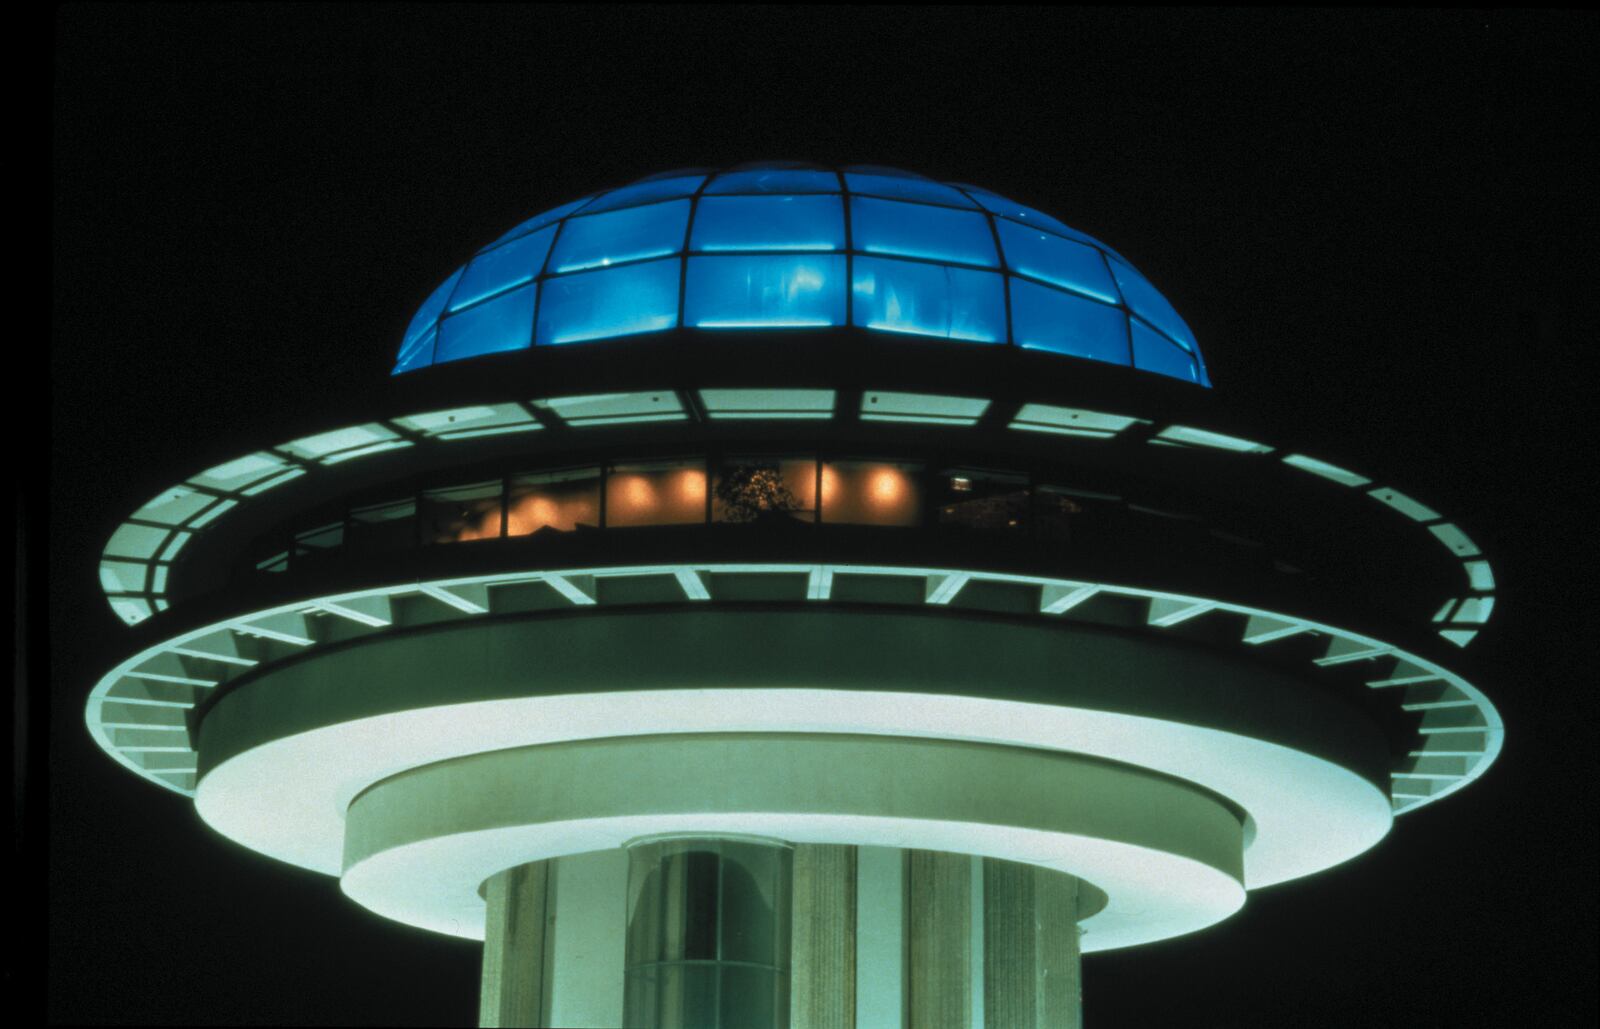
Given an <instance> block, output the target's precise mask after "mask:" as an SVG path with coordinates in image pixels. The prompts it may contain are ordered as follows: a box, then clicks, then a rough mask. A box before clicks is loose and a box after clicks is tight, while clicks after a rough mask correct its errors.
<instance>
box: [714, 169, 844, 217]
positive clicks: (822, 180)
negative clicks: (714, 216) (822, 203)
mask: <svg viewBox="0 0 1600 1029" xmlns="http://www.w3.org/2000/svg"><path fill="white" fill-rule="evenodd" d="M837 192H839V176H837V175H835V174H834V173H833V172H830V171H814V170H811V169H804V168H749V169H746V170H744V171H733V172H725V173H723V174H722V175H718V176H717V177H716V178H714V179H712V180H711V185H709V186H707V187H706V194H708V195H709V194H713V193H837ZM703 209H704V208H702V210H703Z"/></svg>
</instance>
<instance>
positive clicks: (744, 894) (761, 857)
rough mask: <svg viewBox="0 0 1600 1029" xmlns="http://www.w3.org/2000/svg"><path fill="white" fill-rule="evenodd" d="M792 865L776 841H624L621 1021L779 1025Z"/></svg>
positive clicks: (667, 1028) (656, 1026) (669, 1027)
mask: <svg viewBox="0 0 1600 1029" xmlns="http://www.w3.org/2000/svg"><path fill="white" fill-rule="evenodd" d="M792 867H793V855H792V852H791V849H790V847H789V846H788V845H787V844H784V843H780V842H778V841H769V840H758V839H707V838H682V837H677V838H666V839H661V838H657V839H649V840H643V841H640V842H637V843H635V844H633V845H632V846H630V847H629V849H628V916H627V917H628V929H627V951H626V959H625V970H624V981H625V987H624V989H625V994H624V1001H623V1020H624V1022H625V1024H627V1025H630V1026H639V1027H641V1029H738V1027H751V1029H787V1027H788V1025H789V971H790V969H789V934H790V911H791V907H790V903H791V902H790V890H791V876H792Z"/></svg>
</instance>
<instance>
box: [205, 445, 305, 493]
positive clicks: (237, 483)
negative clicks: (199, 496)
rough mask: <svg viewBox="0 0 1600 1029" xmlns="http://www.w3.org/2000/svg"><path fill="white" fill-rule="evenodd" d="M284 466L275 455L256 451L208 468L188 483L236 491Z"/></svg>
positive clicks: (281, 460) (281, 459)
mask: <svg viewBox="0 0 1600 1029" xmlns="http://www.w3.org/2000/svg"><path fill="white" fill-rule="evenodd" d="M284 466H285V462H284V460H283V458H281V457H279V456H277V455H276V454H268V453H264V452H261V451H257V452H256V453H254V454H246V455H245V456H244V457H240V458H235V459H234V460H232V461H229V462H228V463H226V464H219V465H217V466H216V467H215V468H208V469H206V470H205V471H203V472H201V473H200V474H199V475H196V476H194V478H193V479H191V480H190V481H191V482H196V483H199V484H200V485H202V486H210V487H211V488H212V489H220V490H236V489H240V488H241V487H244V486H248V485H250V484H251V483H254V482H259V481H261V480H262V479H265V478H266V477H267V476H269V475H272V474H274V473H276V472H278V471H280V470H282V469H283V468H284Z"/></svg>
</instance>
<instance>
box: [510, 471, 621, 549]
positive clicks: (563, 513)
mask: <svg viewBox="0 0 1600 1029" xmlns="http://www.w3.org/2000/svg"><path fill="white" fill-rule="evenodd" d="M599 525H600V469H598V468H572V469H568V470H566V471H560V472H540V473H537V474H530V475H514V476H512V477H511V489H510V492H509V494H508V500H507V503H506V535H507V536H530V535H532V534H533V533H536V532H541V531H545V530H550V531H554V532H572V531H573V530H574V529H593V528H597V527H598V526H599Z"/></svg>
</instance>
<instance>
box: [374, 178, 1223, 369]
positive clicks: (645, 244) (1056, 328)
mask: <svg viewBox="0 0 1600 1029" xmlns="http://www.w3.org/2000/svg"><path fill="white" fill-rule="evenodd" d="M844 325H853V326H857V327H860V328H864V329H868V330H872V331H876V332H889V333H905V334H910V335H916V336H932V337H940V338H944V339H949V340H953V341H959V342H962V343H968V344H998V345H1006V344H1010V345H1014V346H1020V347H1025V348H1027V349H1030V350H1045V351H1051V352H1053V353H1058V354H1065V355H1068V356H1072V357H1079V358H1085V359H1088V360H1091V361H1105V362H1108V363H1110V364H1120V365H1129V366H1132V367H1134V368H1139V369H1143V370H1145V371H1151V372H1156V373H1158V374H1161V375H1168V376H1171V377H1173V378H1177V379H1183V380H1185V381H1187V382H1195V383H1199V384H1201V385H1205V386H1209V385H1210V382H1209V380H1208V379H1207V377H1206V371H1205V364H1204V362H1203V361H1202V360H1201V357H1200V348H1199V347H1198V345H1196V343H1195V339H1194V335H1193V333H1191V332H1190V331H1189V327H1188V326H1187V325H1186V324H1184V321H1183V319H1182V318H1180V317H1179V316H1178V313H1177V311H1175V310H1173V307H1172V305H1171V304H1169V303H1167V301H1166V298H1165V297H1163V296H1162V295H1161V294H1160V293H1159V292H1157V291H1156V289H1155V287H1154V286H1152V285H1151V284H1150V282H1149V281H1148V280H1147V279H1145V277H1144V276H1142V275H1140V274H1139V273H1138V272H1137V271H1135V270H1134V269H1133V266H1132V265H1130V264H1128V262H1127V261H1126V260H1124V259H1123V258H1122V257H1121V256H1120V255H1119V254H1117V253H1116V252H1115V251H1114V250H1112V249H1111V248H1110V247H1107V246H1106V245H1105V244H1104V243H1101V242H1099V241H1098V240H1096V239H1093V238H1091V237H1089V236H1086V235H1084V234H1083V233H1081V232H1078V231H1076V230H1074V229H1070V228H1068V227H1067V226H1065V225H1063V224H1062V223H1061V222H1059V221H1057V220H1055V219H1054V218H1052V217H1050V216H1049V215H1047V214H1044V213H1042V212H1039V211H1036V210H1034V209H1032V208H1030V207H1025V206H1023V205H1022V204H1019V203H1017V202H1015V201H1012V200H1007V199H1005V198H1004V197H1001V196H997V195H996V194H994V193H990V192H989V191H987V190H983V189H979V188H977V187H975V186H967V185H959V184H954V183H940V182H935V181H933V180H932V179H929V178H926V177H924V176H921V175H917V174H915V173H913V172H907V171H900V170H898V169H895V168H881V167H876V166H870V165H854V166H849V167H845V168H840V169H831V168H823V167H820V166H816V165H807V164H799V163H792V162H763V163H759V164H749V165H740V166H739V167H736V168H732V169H728V170H726V171H720V172H714V171H709V170H707V169H686V170H681V171H671V172H663V173H661V174H659V175H652V176H650V177H648V178H644V179H640V180H639V181H638V182H634V183H631V184H630V185H627V186H623V187H621V188H619V189H613V190H610V191H608V192H603V193H597V194H595V195H593V196H588V197H584V198H583V199H581V200H575V201H573V202H572V203H569V204H563V205H562V206H560V207H557V208H553V209H552V210H549V211H546V212H544V213H543V214H540V215H538V216H536V217H534V218H530V219H529V220H528V221H525V222H523V223H522V224H521V225H518V226H517V227H516V228H515V229H512V230H511V231H510V232H508V233H506V234H505V235H504V236H502V237H500V238H499V239H497V240H495V241H494V242H493V243H491V244H490V245H489V246H487V247H484V248H483V249H482V250H480V251H478V253H477V255H476V256H474V257H473V259H472V260H471V261H469V262H467V264H466V265H465V266H464V267H461V268H458V269H456V271H455V272H453V273H452V274H451V275H450V277H449V278H447V279H445V281H444V282H443V283H442V284H441V285H440V286H439V288H438V289H436V290H434V291H433V293H432V295H430V296H429V297H428V299H427V300H426V301H425V302H424V303H423V305H422V307H421V308H420V309H419V310H418V311H417V313H416V316H415V317H413V318H412V319H411V324H410V326H409V327H408V328H407V329H406V334H405V339H404V340H403V341H402V343H401V346H400V352H399V355H398V358H397V360H396V363H395V367H394V374H396V375H398V374H400V373H402V372H409V371H415V370H417V369H419V368H426V367H428V366H429V365H434V364H443V363H444V362H447V361H459V360H463V359H465V358H469V357H478V356H480V355H483V354H492V353H498V352H500V351H503V350H521V349H525V348H527V347H530V346H540V347H545V346H565V345H570V344H577V343H583V342H586V341H589V340H599V339H611V338H614V337H618V336H630V335H635V334H638V333H648V332H659V331H662V330H667V329H676V328H693V329H705V330H717V329H742V330H752V329H754V330H767V329H770V330H774V331H781V330H784V329H798V328H804V329H818V328H825V327H828V326H844Z"/></svg>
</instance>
